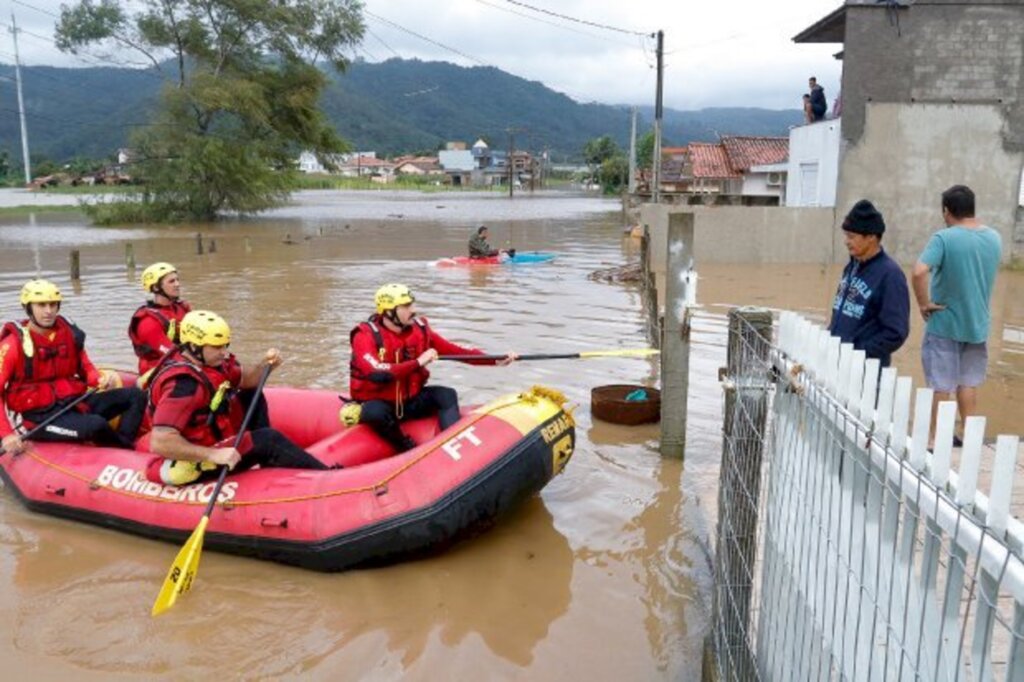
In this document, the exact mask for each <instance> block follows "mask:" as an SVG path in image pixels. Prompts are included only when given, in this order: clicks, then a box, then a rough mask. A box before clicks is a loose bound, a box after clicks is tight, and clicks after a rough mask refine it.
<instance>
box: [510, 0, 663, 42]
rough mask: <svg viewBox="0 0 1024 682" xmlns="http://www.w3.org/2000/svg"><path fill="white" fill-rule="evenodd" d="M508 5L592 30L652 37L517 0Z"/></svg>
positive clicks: (648, 34) (644, 33)
mask: <svg viewBox="0 0 1024 682" xmlns="http://www.w3.org/2000/svg"><path fill="white" fill-rule="evenodd" d="M505 2H507V3H509V4H510V5H518V6H519V7H525V8H526V9H528V10H532V11H534V12H540V13H541V14H547V15H548V16H552V17H557V18H559V19H565V20H566V21H574V22H576V23H577V24H584V25H586V26H593V27H594V28H603V29H604V30H606V31H616V32H617V33H626V34H628V35H634V36H648V37H650V36H651V35H653V34H652V33H651V32H650V31H646V32H644V31H632V30H629V29H625V28H619V27H618V26H609V25H608V24H599V23H597V22H596V21H587V20H586V19H577V18H576V17H570V16H569V15H567V14H559V13H558V12H552V11H551V10H547V9H544V8H542V7H534V6H533V5H528V4H526V3H525V2H519V1H518V0H505Z"/></svg>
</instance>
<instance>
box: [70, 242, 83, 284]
mask: <svg viewBox="0 0 1024 682" xmlns="http://www.w3.org/2000/svg"><path fill="white" fill-rule="evenodd" d="M68 260H69V265H70V268H71V279H73V280H78V279H81V278H82V258H81V254H80V253H79V251H78V249H72V250H71V254H70V255H69V257H68Z"/></svg>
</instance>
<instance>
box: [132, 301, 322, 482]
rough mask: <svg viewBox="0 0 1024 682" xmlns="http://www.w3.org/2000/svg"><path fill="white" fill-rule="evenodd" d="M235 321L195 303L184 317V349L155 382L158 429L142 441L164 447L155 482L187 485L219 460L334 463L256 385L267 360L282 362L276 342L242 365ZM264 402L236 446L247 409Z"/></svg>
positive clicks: (243, 465) (155, 463)
mask: <svg viewBox="0 0 1024 682" xmlns="http://www.w3.org/2000/svg"><path fill="white" fill-rule="evenodd" d="M230 343H231V329H230V328H229V327H228V324H227V322H225V321H224V319H223V318H222V317H221V316H220V315H217V314H216V313H212V312H209V311H206V310H193V311H192V312H190V313H188V314H187V315H185V317H184V319H183V320H182V322H181V351H180V352H176V353H174V354H173V355H171V356H170V358H168V360H167V362H165V363H164V364H163V365H162V366H161V367H160V369H159V370H158V371H157V373H156V375H155V376H154V377H153V380H152V381H151V382H150V384H149V396H150V397H149V414H150V417H151V419H152V422H153V431H152V433H150V434H149V436H148V442H146V441H145V440H143V441H142V442H140V444H139V445H140V447H143V448H147V447H148V449H149V450H151V451H152V452H154V453H156V454H158V455H160V457H156V458H154V459H153V460H151V461H150V462H149V465H148V466H147V467H146V477H147V478H148V479H149V480H151V481H154V482H156V483H168V484H171V485H184V484H186V483H191V482H192V481H195V480H196V479H198V478H199V477H200V476H202V475H203V474H204V473H205V472H208V471H214V470H215V469H216V468H217V467H218V466H221V465H223V466H227V467H228V468H231V469H236V468H237V469H242V470H244V469H249V468H251V467H253V466H255V465H257V464H259V465H260V466H263V467H284V468H290V469H327V468H329V467H328V466H327V465H325V464H323V463H322V462H321V461H320V460H318V459H316V458H315V457H313V456H312V455H310V454H309V453H308V452H306V451H305V450H303V449H302V448H300V447H299V446H297V445H295V444H294V443H292V442H291V441H290V440H288V438H287V437H285V435H284V434H282V433H281V432H280V431H278V430H276V429H273V428H271V427H270V420H269V415H268V414H267V410H266V402H265V401H263V400H262V396H256V395H254V392H253V391H252V390H248V389H253V388H254V387H255V386H256V385H257V384H258V383H259V377H260V374H261V372H262V370H263V368H264V367H266V366H268V365H269V366H271V367H276V366H278V365H280V364H281V362H282V360H281V354H280V353H279V352H278V351H277V349H276V348H271V349H269V350H267V352H266V354H265V355H264V358H263V361H262V362H261V363H258V364H255V365H253V366H251V367H249V366H246V367H243V366H242V365H240V364H239V363H238V360H236V359H235V356H234V355H233V354H232V353H230V352H228V345H229V344H230ZM253 400H258V401H260V402H259V403H258V404H257V407H256V411H255V412H254V413H253V418H252V420H251V421H250V422H249V425H248V426H249V428H248V430H247V431H246V433H245V436H243V437H242V440H241V442H240V443H239V445H238V448H237V449H236V448H235V447H234V440H235V436H236V435H237V434H238V430H239V429H240V428H241V426H242V421H243V419H244V416H245V410H246V408H247V407H248V405H249V404H250V403H251V402H252V401H253Z"/></svg>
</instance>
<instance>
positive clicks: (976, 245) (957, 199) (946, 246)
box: [913, 185, 1002, 420]
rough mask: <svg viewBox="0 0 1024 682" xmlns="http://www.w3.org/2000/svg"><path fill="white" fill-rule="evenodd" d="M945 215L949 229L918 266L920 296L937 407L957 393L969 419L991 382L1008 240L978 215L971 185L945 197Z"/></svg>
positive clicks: (925, 355) (924, 355)
mask: <svg viewBox="0 0 1024 682" xmlns="http://www.w3.org/2000/svg"><path fill="white" fill-rule="evenodd" d="M942 217H943V219H944V220H945V222H946V227H945V228H944V229H941V230H939V231H938V232H936V233H935V234H933V235H932V237H931V239H929V240H928V244H927V245H926V246H925V247H924V251H922V252H921V257H920V258H919V259H918V261H917V263H916V264H915V265H914V271H913V282H914V297H915V298H916V299H917V304H918V307H919V308H920V310H921V317H923V318H924V319H925V321H926V322H927V324H926V326H925V334H924V341H923V342H922V344H921V362H922V364H923V365H924V376H925V381H926V382H927V383H928V386H929V387H930V388H932V389H934V391H935V401H936V404H937V403H938V402H939V401H942V400H950V399H951V398H952V396H953V394H954V393H955V394H956V402H957V406H958V408H959V410H960V418H961V419H962V420H963V419H966V418H967V417H969V416H970V415H972V414H974V413H975V412H976V411H977V388H978V386H980V385H981V384H982V383H984V381H985V372H986V369H987V365H988V345H987V341H988V334H989V326H990V323H991V315H990V313H989V301H990V300H991V298H992V287H993V284H994V283H995V279H996V271H997V270H998V269H999V259H1000V256H1001V253H1002V238H1001V237H1000V236H999V233H998V232H996V231H995V230H993V229H992V228H991V227H987V226H985V225H983V224H981V222H979V221H978V219H977V218H975V217H974V192H972V191H971V189H970V188H969V187H967V186H966V185H954V186H953V187H950V188H949V189H947V190H946V191H945V192H943V193H942ZM929 279H930V280H931V281H930V282H929Z"/></svg>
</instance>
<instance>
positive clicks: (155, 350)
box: [128, 263, 192, 375]
mask: <svg viewBox="0 0 1024 682" xmlns="http://www.w3.org/2000/svg"><path fill="white" fill-rule="evenodd" d="M142 289H143V290H144V291H145V292H146V293H148V294H153V300H152V301H147V302H146V305H144V306H140V307H139V309H138V310H136V311H135V313H134V314H133V315H132V320H131V322H130V323H129V324H128V338H130V339H131V340H132V348H134V349H135V354H136V355H137V356H139V374H140V375H142V374H145V373H146V372H148V371H149V370H150V369H152V368H153V367H155V366H156V365H157V364H158V363H159V362H160V358H162V357H163V356H164V354H165V353H167V351H169V350H170V349H171V348H173V347H174V344H176V343H177V342H178V330H179V329H180V328H181V320H182V318H184V317H185V315H186V314H187V313H188V312H189V311H190V310H192V306H190V305H189V304H188V301H183V300H182V299H181V279H180V278H179V277H178V270H177V268H175V267H174V266H173V265H171V264H170V263H153V264H152V265H150V266H149V267H148V268H146V269H145V270H143V271H142Z"/></svg>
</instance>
